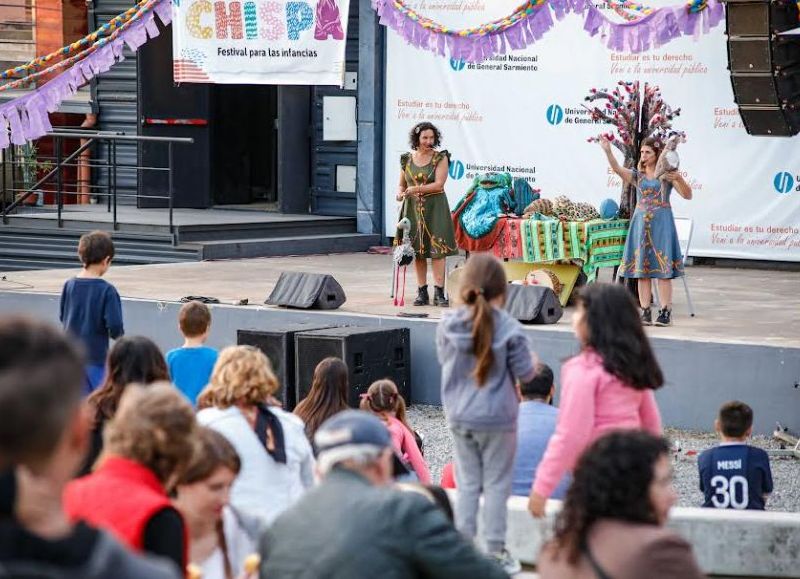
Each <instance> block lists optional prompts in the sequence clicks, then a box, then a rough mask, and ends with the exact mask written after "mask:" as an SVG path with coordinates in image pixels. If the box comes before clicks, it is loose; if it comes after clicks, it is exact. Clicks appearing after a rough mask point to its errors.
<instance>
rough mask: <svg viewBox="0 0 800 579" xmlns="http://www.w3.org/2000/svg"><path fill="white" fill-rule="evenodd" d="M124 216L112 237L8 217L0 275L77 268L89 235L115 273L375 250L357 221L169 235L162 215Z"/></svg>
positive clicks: (88, 222) (98, 219)
mask: <svg viewBox="0 0 800 579" xmlns="http://www.w3.org/2000/svg"><path fill="white" fill-rule="evenodd" d="M92 209H96V208H92ZM124 211H125V215H124V219H121V220H120V221H119V223H118V224H117V229H116V230H115V231H112V224H111V222H110V221H109V218H108V215H107V214H106V213H104V212H102V211H94V212H92V211H65V213H64V219H63V226H62V227H59V226H58V222H57V220H56V218H55V213H54V212H53V210H52V209H47V208H44V209H40V210H37V209H25V210H23V211H21V212H19V213H16V214H14V215H11V216H9V220H8V224H6V225H3V224H2V223H0V271H20V270H31V269H53V268H68V267H76V266H77V257H76V255H77V248H78V240H79V239H80V236H81V235H82V234H84V233H86V232H88V231H92V230H95V229H104V230H109V231H110V232H111V233H112V235H113V237H114V243H115V246H116V248H117V253H116V256H115V258H114V263H115V265H147V264H155V263H180V262H186V261H202V260H208V259H240V258H251V257H277V256H287V255H313V254H328V253H351V252H360V251H366V250H367V249H368V248H369V247H371V246H373V245H378V244H379V243H380V236H379V235H365V234H360V233H358V232H357V231H356V220H355V218H346V217H322V216H316V215H308V216H303V215H296V216H286V215H274V216H266V215H265V214H263V213H258V212H248V211H236V212H234V211H230V210H222V211H216V212H215V211H214V210H209V211H207V212H197V211H194V212H187V213H185V214H179V215H176V225H175V226H174V228H173V230H172V231H170V228H169V226H168V225H167V223H166V220H165V219H166V218H165V213H164V212H159V213H153V212H152V211H151V212H141V211H137V210H136V209H135V208H130V209H127V208H126V209H125V210H124Z"/></svg>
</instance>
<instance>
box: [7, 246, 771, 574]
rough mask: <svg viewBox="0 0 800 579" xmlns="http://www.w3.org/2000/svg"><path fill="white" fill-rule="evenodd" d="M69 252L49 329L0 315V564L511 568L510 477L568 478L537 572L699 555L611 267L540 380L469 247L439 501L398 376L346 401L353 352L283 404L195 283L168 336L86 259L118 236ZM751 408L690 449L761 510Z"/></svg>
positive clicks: (264, 361)
mask: <svg viewBox="0 0 800 579" xmlns="http://www.w3.org/2000/svg"><path fill="white" fill-rule="evenodd" d="M79 256H80V259H81V263H82V265H83V269H82V271H81V273H80V274H79V275H78V276H77V277H75V278H73V279H70V280H68V281H67V282H66V283H65V285H64V290H63V292H62V296H61V304H60V319H61V322H62V325H63V331H62V330H60V329H56V328H54V327H53V326H52V325H50V324H48V323H44V322H39V321H34V320H31V319H27V318H24V317H13V316H6V317H3V318H0V576H2V577H5V576H9V577H17V576H19V577H22V576H25V577H67V578H73V577H74V578H76V579H77V578H94V577H98V578H100V577H115V578H116V577H118V578H123V579H124V578H127V577H130V578H134V577H148V578H154V579H161V578H164V579H166V578H176V577H180V576H184V577H191V578H193V579H200V578H204V579H248V578H250V579H252V578H254V577H257V576H260V577H262V578H268V579H281V578H284V577H285V578H290V577H291V578H306V577H307V578H314V577H326V578H331V579H339V578H341V579H345V578H347V579H353V578H355V579H358V578H360V577H364V578H367V577H396V578H412V577H431V578H434V577H442V578H450V577H453V578H455V577H481V578H493V577H498V578H499V577H508V576H509V575H513V574H515V573H517V572H519V571H520V570H521V565H520V563H519V561H517V560H516V559H515V558H514V557H513V556H512V555H511V553H510V552H509V550H508V549H507V548H506V531H507V529H506V524H507V523H506V522H507V503H508V500H509V497H510V496H511V495H512V494H513V495H520V496H525V497H528V505H529V510H530V512H531V514H532V516H534V517H542V516H544V515H545V510H546V509H545V506H546V502H547V500H548V499H549V498H554V499H561V500H563V507H562V509H561V510H560V512H559V513H558V515H557V518H556V521H555V535H554V537H553V538H552V540H551V541H549V542H548V543H547V544H546V545H545V546H544V548H543V549H542V551H541V553H540V554H539V558H538V565H537V571H538V573H539V574H540V576H541V577H542V578H545V579H548V578H575V579H580V578H587V579H588V578H593V577H600V578H607V577H614V578H615V579H626V578H631V579H632V578H635V577H645V576H646V577H651V578H657V579H660V578H664V579H666V578H672V577H674V578H689V579H691V578H694V577H701V576H702V572H701V571H700V569H699V567H698V565H697V562H696V560H695V557H694V554H693V553H692V548H691V546H690V545H689V543H687V542H686V541H685V540H684V539H682V538H681V537H680V536H678V535H677V534H675V533H673V532H671V531H669V530H667V529H666V527H665V523H666V521H667V519H668V516H669V511H670V508H671V507H672V506H673V504H674V503H675V501H676V495H675V490H674V488H673V485H672V467H671V462H670V457H669V445H668V443H667V441H666V440H665V439H664V438H663V436H662V431H661V428H662V427H661V418H660V414H659V410H658V405H657V403H656V400H655V397H654V391H655V390H656V389H658V388H660V387H662V386H663V384H664V378H663V374H662V371H661V369H660V367H659V364H658V362H657V360H656V357H655V355H654V354H653V351H652V349H651V347H650V343H649V341H648V339H647V336H646V335H645V333H644V331H643V329H642V324H641V320H640V319H639V316H638V312H637V309H636V304H635V303H634V301H633V299H632V298H631V296H630V294H629V293H628V291H627V290H626V289H624V288H623V287H622V286H621V285H610V284H599V283H598V284H592V285H589V286H586V287H585V288H582V290H581V291H580V293H579V297H578V301H577V308H576V311H575V314H574V316H573V330H574V333H575V337H576V339H577V342H578V344H579V346H580V351H579V353H578V354H577V355H575V356H574V357H572V358H571V359H569V360H567V361H565V362H564V364H563V366H562V367H561V371H560V391H559V392H557V388H556V383H555V377H554V372H553V370H552V369H551V368H550V367H549V366H547V365H546V364H544V363H542V362H540V361H538V360H537V358H536V356H535V355H534V353H533V351H532V349H531V346H532V344H531V343H530V342H529V340H528V338H527V337H526V333H525V332H524V331H523V329H522V326H521V325H520V323H519V322H518V321H517V320H515V319H514V318H512V317H511V316H509V315H508V314H507V313H506V312H505V310H504V308H503V306H504V302H505V297H506V287H507V280H506V277H505V273H504V270H503V268H502V265H501V264H500V263H499V262H498V261H497V260H496V259H495V258H493V257H490V256H488V255H481V254H477V255H474V256H471V257H470V259H469V260H468V261H467V264H466V266H465V268H464V270H463V272H462V276H461V286H460V295H459V297H460V302H461V304H462V305H460V306H459V307H456V308H453V309H452V311H449V312H447V313H446V314H445V316H444V317H443V319H442V321H441V322H440V324H439V326H438V330H437V336H436V348H437V355H438V359H439V362H440V364H441V370H442V377H441V394H442V403H443V408H444V412H445V417H446V420H447V424H448V426H449V428H450V431H451V434H452V439H453V444H454V446H453V455H454V458H455V460H454V463H453V464H451V465H448V466H447V467H446V468H445V476H444V477H443V481H442V486H445V487H450V488H456V489H457V493H456V495H455V504H454V506H453V505H451V504H450V501H449V497H448V495H447V493H445V492H444V491H442V489H441V488H439V487H435V486H432V485H431V477H430V470H429V468H428V465H427V462H426V460H425V457H424V454H423V452H424V448H423V444H422V442H423V438H422V436H421V435H420V433H418V432H416V431H415V430H414V428H413V425H411V424H409V423H408V420H407V417H406V401H405V400H404V399H403V396H402V395H401V394H400V392H399V391H398V388H397V386H396V385H395V384H394V383H393V382H392V381H391V380H388V379H384V380H378V381H377V382H375V383H373V384H372V385H371V386H370V387H369V389H368V391H367V392H366V393H365V394H363V395H362V396H361V402H360V409H359V410H355V409H349V408H348V403H347V400H348V388H349V385H348V368H347V366H346V364H345V363H344V362H343V361H342V360H339V359H337V358H326V359H324V360H322V361H321V362H319V364H318V365H317V367H316V369H315V372H314V376H313V380H312V383H311V384H310V385H309V388H308V395H307V396H306V397H305V398H304V399H303V400H300V401H298V402H299V403H298V404H297V406H296V408H294V411H293V412H290V411H289V410H288V409H284V408H283V406H282V401H281V400H279V399H278V398H277V396H278V392H279V391H280V387H281V385H280V384H279V382H278V379H277V378H276V376H275V373H274V372H273V369H272V365H271V363H270V360H269V359H268V358H267V356H266V355H265V354H264V353H263V352H262V351H261V350H259V349H257V348H254V347H252V346H229V347H227V348H225V349H223V350H222V351H220V352H219V353H218V352H217V351H216V350H214V349H212V348H210V347H208V346H206V345H205V343H206V339H207V338H208V336H209V331H210V328H211V311H210V310H209V308H208V307H207V306H205V305H203V304H201V303H198V302H189V303H186V304H184V305H183V307H182V308H181V310H180V313H179V316H178V320H177V324H178V327H179V329H180V331H181V333H182V335H183V337H184V342H183V345H182V346H180V347H178V348H176V349H174V350H171V351H170V352H168V354H167V356H166V358H165V356H164V355H163V354H162V352H161V350H160V349H159V348H158V346H156V344H155V343H153V342H152V341H151V340H150V339H148V338H145V337H140V336H124V335H123V334H124V326H123V315H122V306H121V303H120V299H119V294H118V293H117V291H116V290H115V289H114V287H113V286H112V285H111V284H109V283H107V282H106V281H105V280H103V279H102V277H103V275H104V274H105V273H106V272H107V271H108V269H109V267H110V265H111V261H112V259H113V257H114V246H113V243H112V241H111V238H110V237H109V236H108V235H107V234H105V233H102V232H94V233H91V234H88V235H85V236H84V237H83V238H82V239H81V241H80V245H79ZM111 340H114V342H113V344H111V343H110V341H111ZM556 395H558V398H559V406H558V408H557V407H556V406H555V405H554V399H555V398H556ZM752 424H753V412H752V410H751V409H750V407H749V406H747V405H746V404H744V403H742V402H738V401H732V402H727V403H725V404H724V405H723V406H722V408H721V409H720V411H719V415H718V417H717V419H716V422H715V428H716V430H717V431H718V432H719V435H720V437H721V444H720V446H718V447H716V448H712V449H709V450H707V451H705V452H704V453H702V454H701V455H700V457H699V460H698V465H699V484H700V488H701V490H702V491H703V493H704V495H705V502H704V504H703V506H705V507H712V508H729V509H764V508H765V505H766V501H767V497H768V494H769V493H770V492H771V491H772V477H771V473H770V467H769V459H768V457H767V455H766V453H764V451H762V450H759V449H757V448H754V447H752V446H749V445H748V444H747V441H748V438H749V436H750V434H751V432H752ZM423 434H424V433H423ZM481 499H482V500H483V509H482V510H481V512H482V517H483V520H482V521H481V525H480V529H481V534H480V535H481V536H480V542H477V541H478V539H479V533H478V528H479V525H478V513H479V504H480V500H481ZM478 545H480V547H479V546H478Z"/></svg>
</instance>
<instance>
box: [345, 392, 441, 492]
mask: <svg viewBox="0 0 800 579" xmlns="http://www.w3.org/2000/svg"><path fill="white" fill-rule="evenodd" d="M360 408H361V410H366V411H367V412H372V413H373V414H376V415H377V416H378V417H379V418H381V419H382V420H383V421H384V422H385V423H386V428H388V429H389V434H391V435H392V446H393V447H394V450H395V452H397V454H399V455H400V456H401V457H402V458H403V460H404V461H406V462H407V463H408V464H409V465H410V466H411V468H412V469H413V470H414V472H415V473H416V475H417V478H418V479H419V482H421V483H422V484H424V485H427V484H430V483H431V473H430V471H429V470H428V465H427V464H426V463H425V459H424V458H423V457H422V451H420V448H419V446H417V441H416V439H415V438H414V431H413V430H412V429H411V426H409V424H408V422H406V401H405V400H404V399H403V397H402V396H400V392H399V391H398V390H397V385H396V384H395V383H394V382H392V381H391V380H378V381H376V382H373V383H372V385H371V386H370V387H369V390H367V393H366V394H362V395H361V404H360Z"/></svg>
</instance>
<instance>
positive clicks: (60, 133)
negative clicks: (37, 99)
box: [0, 128, 194, 234]
mask: <svg viewBox="0 0 800 579" xmlns="http://www.w3.org/2000/svg"><path fill="white" fill-rule="evenodd" d="M47 138H50V139H52V150H53V154H52V155H42V154H38V152H34V153H33V154H32V155H29V157H28V158H20V154H19V151H18V150H17V148H16V147H13V146H12V147H9V148H7V149H5V150H3V152H2V156H0V162H2V168H1V169H0V180H2V190H1V191H0V197H2V218H3V223H4V224H8V218H9V215H10V214H11V213H12V212H14V211H16V210H17V209H18V208H19V207H20V206H21V205H23V204H24V203H25V201H26V200H28V199H30V198H31V196H33V195H40V194H44V193H50V194H52V195H54V197H55V207H56V211H57V221H58V227H59V228H61V227H64V215H63V214H64V201H65V196H67V195H71V196H76V195H77V196H79V195H89V196H90V197H93V198H95V199H98V198H101V199H102V198H105V200H106V205H107V211H108V212H109V213H112V227H113V229H114V230H115V231H116V230H117V229H118V228H119V222H118V220H117V217H118V215H117V207H118V201H119V198H121V197H122V198H132V199H135V200H136V201H137V203H138V200H139V199H147V200H158V199H161V200H164V201H166V202H167V208H168V210H169V232H170V233H171V234H173V233H174V218H173V208H174V207H173V206H174V180H173V176H174V166H173V147H174V145H176V144H179V145H190V144H193V143H194V139H192V138H188V137H144V136H138V135H126V134H124V133H113V132H107V131H87V130H84V129H66V128H58V129H57V130H55V131H52V132H50V133H47V135H45V136H44V137H42V138H41V139H39V140H37V145H38V146H39V147H40V148H41V146H42V140H43V139H47ZM65 140H78V141H79V145H78V147H77V148H76V149H75V150H74V151H72V152H71V153H69V154H67V155H66V156H64V155H65V154H64V141H65ZM140 142H150V143H164V144H165V145H166V146H167V165H166V167H157V166H143V165H139V164H138V163H135V164H133V165H131V164H125V163H119V162H118V160H117V145H118V144H120V143H136V144H138V143H140ZM96 144H105V156H104V157H102V158H98V157H93V156H92V155H91V151H92V148H96V147H93V146H94V145H96ZM84 152H88V158H86V155H84ZM31 167H33V173H34V175H35V176H38V175H39V174H41V173H44V176H42V177H40V178H38V179H37V180H36V181H35V182H34V183H33V184H32V185H31V184H30V182H31V181H33V179H31V178H28V179H25V178H24V177H23V179H22V180H23V184H22V186H21V187H18V186H17V185H18V184H19V181H20V178H19V177H18V173H20V172H21V170H23V171H28V172H30V171H31ZM71 167H74V168H75V171H76V174H77V177H76V180H75V183H74V187H72V188H71V189H72V190H69V189H70V187H67V185H69V183H66V184H65V182H64V177H65V170H66V169H68V168H71ZM82 169H83V170H86V169H88V171H89V172H90V175H91V177H90V180H89V182H88V183H85V182H84V183H82V182H81V179H80V171H81V170H82ZM9 170H10V174H9ZM102 171H105V174H103V173H102ZM120 171H133V172H135V174H136V178H137V179H136V180H137V182H138V179H139V176H140V173H141V172H143V171H152V172H166V173H167V195H140V194H139V191H138V190H137V191H136V192H135V193H125V192H120V188H119V187H118V177H119V173H120ZM101 176H102V177H104V178H105V184H102V179H100V177H101ZM9 177H10V179H9ZM9 184H10V187H9ZM48 185H49V186H53V185H54V186H55V190H48V191H42V190H41V188H42V187H45V186H48ZM9 193H10V194H11V196H12V197H13V199H12V200H11V201H9V199H8V196H9Z"/></svg>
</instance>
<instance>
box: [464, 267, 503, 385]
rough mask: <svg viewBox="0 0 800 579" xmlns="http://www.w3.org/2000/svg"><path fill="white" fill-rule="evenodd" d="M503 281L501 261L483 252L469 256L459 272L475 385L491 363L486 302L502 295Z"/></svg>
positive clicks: (490, 310) (490, 318)
mask: <svg viewBox="0 0 800 579" xmlns="http://www.w3.org/2000/svg"><path fill="white" fill-rule="evenodd" d="M507 283H508V280H507V279H506V272H505V270H504V269H503V266H502V264H501V263H500V262H499V261H498V260H497V258H495V257H493V256H491V255H489V254H487V253H481V254H478V255H473V256H470V258H469V259H468V260H467V265H466V266H464V273H463V274H462V275H461V301H462V302H464V303H465V304H466V305H467V306H468V307H470V308H471V309H472V348H473V350H472V351H473V354H474V355H475V359H476V363H475V371H474V373H473V376H474V377H475V381H476V382H477V384H478V386H479V387H480V386H483V384H484V383H485V382H486V378H487V377H488V376H489V372H490V371H491V369H492V365H493V364H494V352H492V338H493V336H494V316H493V308H492V304H491V303H490V302H491V301H492V300H493V299H495V298H497V297H500V296H502V297H505V295H506V284H507Z"/></svg>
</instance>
